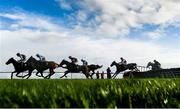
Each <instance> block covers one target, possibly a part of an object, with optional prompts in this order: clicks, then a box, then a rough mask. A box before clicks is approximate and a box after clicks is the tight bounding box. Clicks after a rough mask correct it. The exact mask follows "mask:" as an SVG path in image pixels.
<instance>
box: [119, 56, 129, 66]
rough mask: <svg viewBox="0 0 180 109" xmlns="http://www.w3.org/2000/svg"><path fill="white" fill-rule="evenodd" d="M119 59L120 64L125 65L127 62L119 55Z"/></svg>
mask: <svg viewBox="0 0 180 109" xmlns="http://www.w3.org/2000/svg"><path fill="white" fill-rule="evenodd" d="M120 59H121V62H119V64H120V65H126V64H127V61H126V60H125V59H124V58H123V57H121V58H120Z"/></svg>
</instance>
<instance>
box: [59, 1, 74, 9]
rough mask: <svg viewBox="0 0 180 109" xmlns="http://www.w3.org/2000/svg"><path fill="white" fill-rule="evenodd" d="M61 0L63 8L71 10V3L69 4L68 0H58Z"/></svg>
mask: <svg viewBox="0 0 180 109" xmlns="http://www.w3.org/2000/svg"><path fill="white" fill-rule="evenodd" d="M56 1H58V2H59V4H60V6H61V8H63V9H66V10H71V9H72V7H71V4H69V3H68V2H67V1H66V0H56Z"/></svg>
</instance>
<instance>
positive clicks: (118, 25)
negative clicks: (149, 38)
mask: <svg viewBox="0 0 180 109" xmlns="http://www.w3.org/2000/svg"><path fill="white" fill-rule="evenodd" d="M79 7H81V8H80V9H81V10H78V11H79V12H77V17H78V18H79V13H81V12H86V14H87V15H86V16H89V15H91V14H94V17H92V16H90V17H91V20H92V21H93V23H92V25H88V26H87V27H86V28H90V27H91V28H93V29H94V31H96V33H98V34H101V36H102V37H103V36H108V37H119V36H126V35H128V34H129V31H130V29H132V28H141V27H142V26H143V25H145V24H151V25H165V24H168V25H167V27H168V26H170V25H171V26H175V25H177V23H175V22H179V21H180V13H179V12H180V2H179V1H178V0H113V1H112V0H84V1H81V3H80V5H79ZM83 15H84V14H83ZM97 19H98V20H97ZM78 22H79V23H78V24H81V23H82V22H81V20H78ZM89 22H91V21H89ZM83 24H84V23H82V25H83ZM77 26H78V27H79V25H77ZM83 28H85V27H82V29H83ZM88 30H89V29H88ZM155 33H157V32H155ZM102 34H103V35H102ZM155 35H156V36H153V37H157V36H158V35H157V34H155Z"/></svg>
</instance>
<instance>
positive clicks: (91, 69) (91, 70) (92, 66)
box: [87, 64, 102, 78]
mask: <svg viewBox="0 0 180 109" xmlns="http://www.w3.org/2000/svg"><path fill="white" fill-rule="evenodd" d="M87 67H88V68H89V72H93V73H92V74H91V78H92V76H93V75H94V74H95V70H97V69H99V68H102V65H101V66H100V65H94V64H91V65H87Z"/></svg>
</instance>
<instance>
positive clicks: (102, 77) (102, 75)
mask: <svg viewBox="0 0 180 109" xmlns="http://www.w3.org/2000/svg"><path fill="white" fill-rule="evenodd" d="M101 79H104V71H102V73H101Z"/></svg>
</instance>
